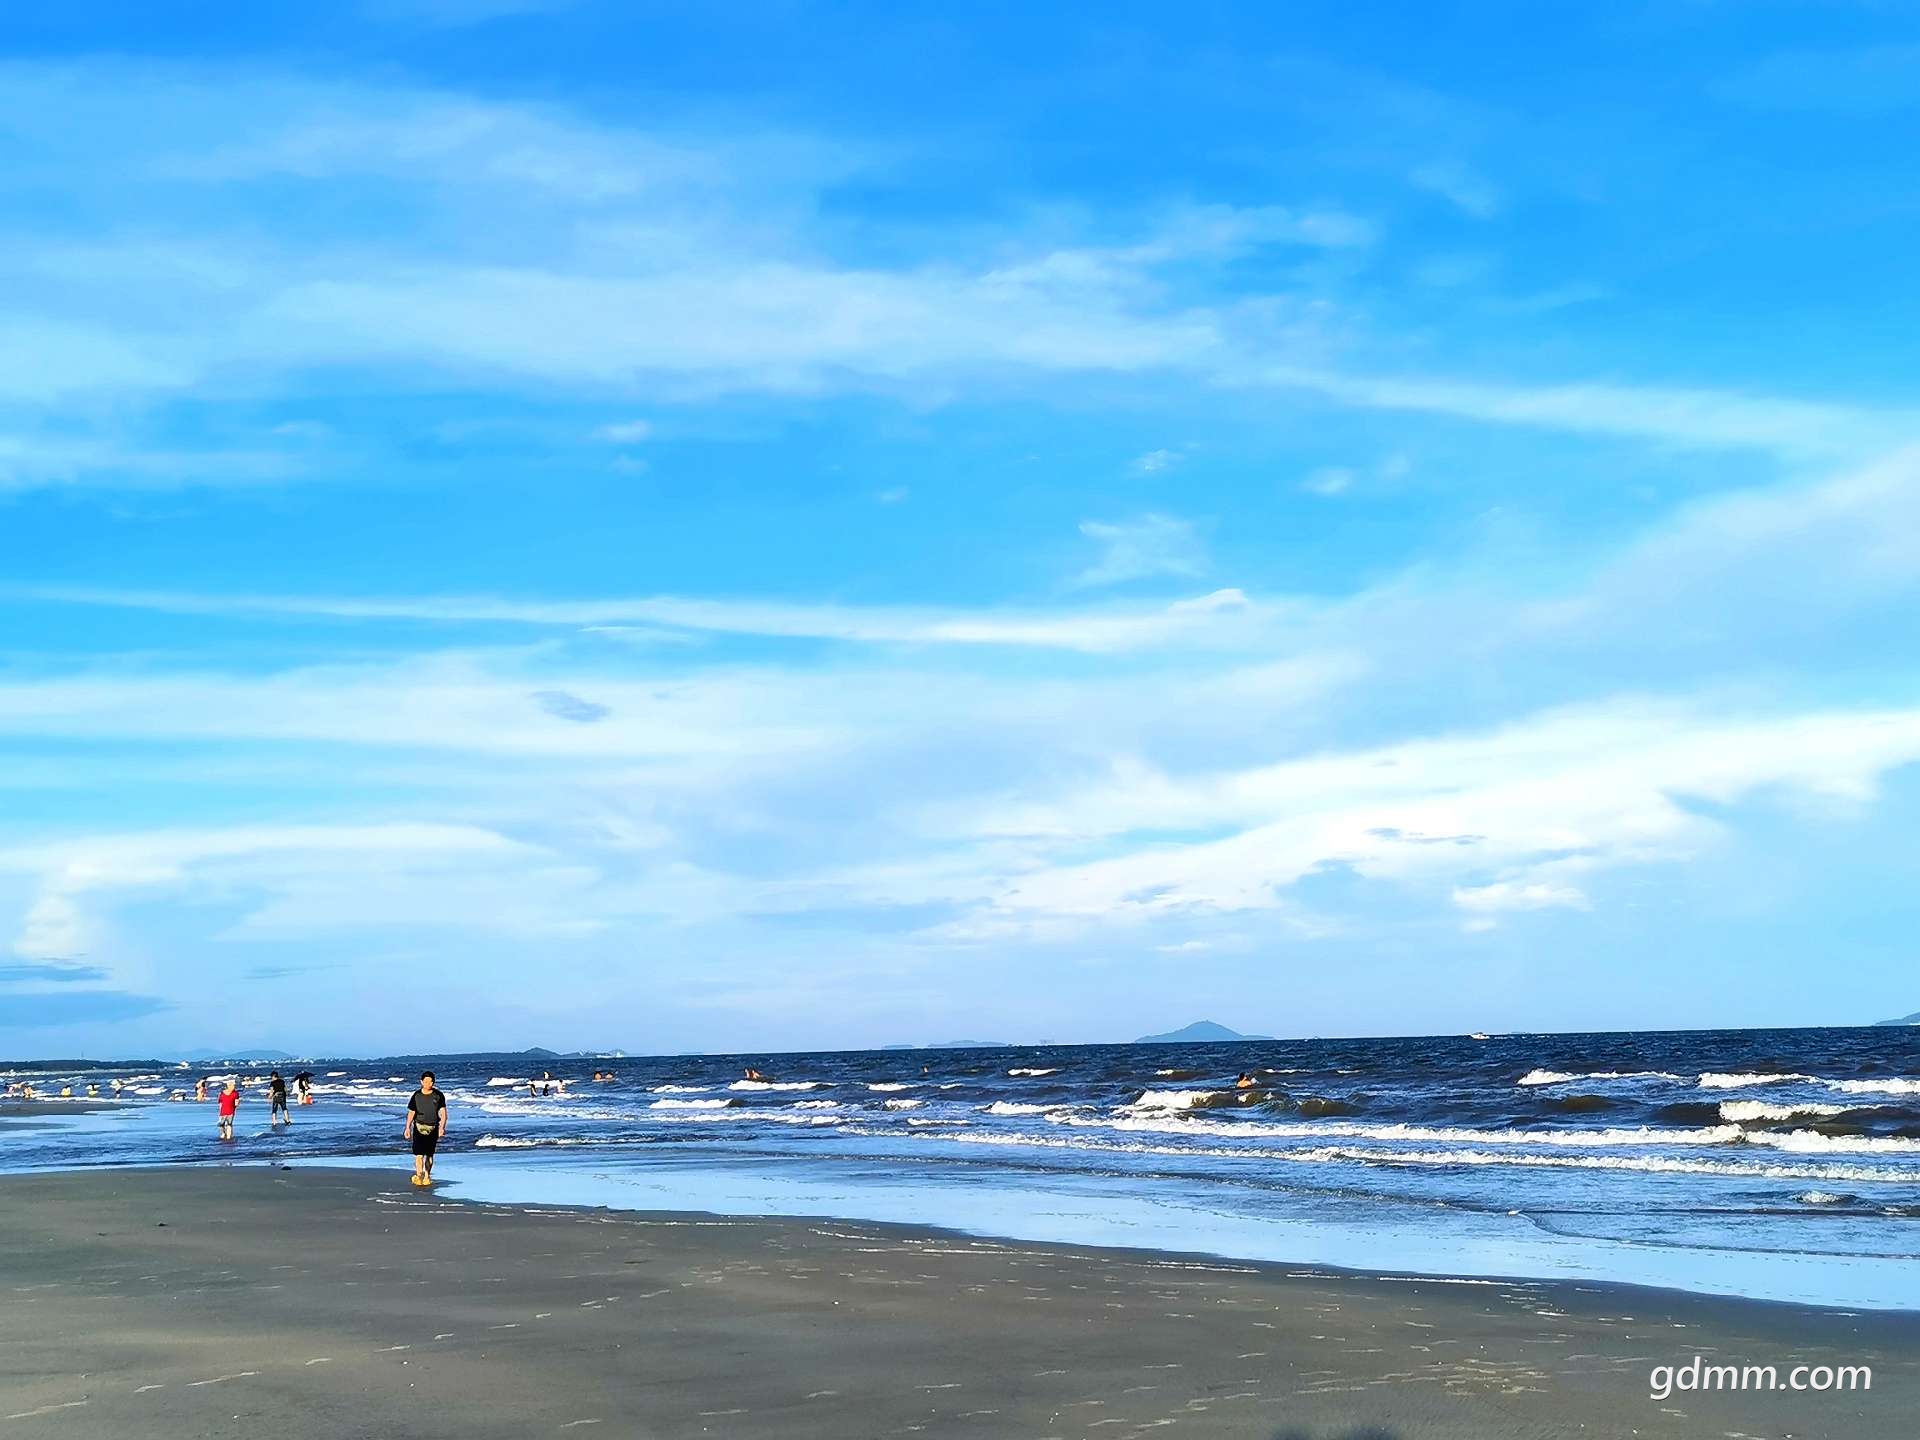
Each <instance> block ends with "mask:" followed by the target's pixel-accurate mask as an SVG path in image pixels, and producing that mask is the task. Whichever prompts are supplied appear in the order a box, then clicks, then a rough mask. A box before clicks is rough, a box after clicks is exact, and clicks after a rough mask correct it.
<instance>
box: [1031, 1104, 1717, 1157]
mask: <svg viewBox="0 0 1920 1440" xmlns="http://www.w3.org/2000/svg"><path fill="white" fill-rule="evenodd" d="M1050 1119H1051V1120H1052V1121H1053V1123H1055V1124H1060V1125H1078V1126H1084V1127H1089V1128H1104V1129H1113V1130H1144V1131H1149V1132H1153V1133H1157V1134H1162V1135H1196V1134H1197V1135H1218V1136H1222V1137H1226V1138H1235V1139H1245V1138H1252V1139H1272V1140H1326V1139H1342V1140H1385V1141H1397V1142H1405V1143H1416V1144H1444V1145H1520V1146H1528V1145H1551V1146H1564V1147H1567V1148H1570V1149H1597V1148H1611V1147H1616V1146H1623V1145H1639V1146H1647V1145H1731V1144H1733V1143H1734V1142H1736V1141H1738V1140H1740V1139H1741V1138H1742V1136H1743V1135H1744V1134H1745V1133H1746V1132H1744V1131H1743V1130H1741V1128H1740V1127H1739V1126H1738V1125H1708V1126H1702V1127H1700V1128H1698V1129H1689V1130H1679V1129H1666V1128H1662V1127H1659V1126H1652V1125H1639V1126H1635V1127H1632V1128H1630V1129H1629V1128H1626V1127H1620V1128H1615V1129H1605V1130H1598V1129H1596V1130H1583V1129H1575V1128H1558V1129H1555V1128H1548V1127H1541V1128H1538V1129H1532V1130H1521V1129H1509V1130H1479V1129H1472V1128H1468V1127H1464V1126H1450V1125H1405V1124H1385V1123H1381V1124H1362V1123H1360V1122H1357V1121H1310V1122H1306V1123H1299V1124H1287V1123H1282V1124H1273V1123H1267V1122H1259V1121H1247V1120H1208V1119H1202V1118H1200V1117H1197V1116H1194V1117H1188V1116H1173V1115H1168V1116H1165V1117H1162V1118H1155V1117H1151V1116H1128V1115H1121V1116H1119V1117H1117V1118H1109V1119H1087V1118H1083V1117H1080V1116H1075V1115H1070V1114H1067V1113H1064V1112H1061V1113H1056V1114H1054V1115H1052V1116H1051V1117H1050Z"/></svg>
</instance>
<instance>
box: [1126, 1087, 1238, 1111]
mask: <svg viewBox="0 0 1920 1440" xmlns="http://www.w3.org/2000/svg"><path fill="white" fill-rule="evenodd" d="M1218 1093H1219V1092H1218V1091H1214V1090H1147V1091H1143V1092H1142V1093H1141V1095H1140V1098H1139V1099H1138V1100H1135V1101H1134V1102H1133V1103H1132V1104H1131V1105H1128V1106H1124V1107H1123V1108H1124V1109H1128V1110H1191V1109H1192V1108H1193V1107H1194V1106H1196V1105H1204V1104H1206V1102H1207V1101H1209V1100H1211V1099H1212V1098H1213V1097H1214V1096H1215V1095H1216V1094H1218Z"/></svg>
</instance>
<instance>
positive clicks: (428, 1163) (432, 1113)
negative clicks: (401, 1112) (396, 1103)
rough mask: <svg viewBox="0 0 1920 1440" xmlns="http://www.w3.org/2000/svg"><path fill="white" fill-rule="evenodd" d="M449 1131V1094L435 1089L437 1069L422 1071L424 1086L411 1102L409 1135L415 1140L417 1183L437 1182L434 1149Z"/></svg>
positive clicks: (414, 1154) (421, 1083)
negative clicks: (447, 1095)
mask: <svg viewBox="0 0 1920 1440" xmlns="http://www.w3.org/2000/svg"><path fill="white" fill-rule="evenodd" d="M446 1131H447V1097H446V1096H445V1095H444V1094H442V1093H441V1092H440V1091H439V1090H437V1089H435V1088H434V1083H433V1071H431V1070H422V1071H421V1072H420V1088H419V1089H418V1090H416V1091H414V1092H413V1098H412V1099H411V1100H409V1101H407V1138H408V1139H409V1140H411V1141H412V1142H413V1183H414V1184H416V1185H431V1184H432V1183H433V1152H434V1149H435V1148H436V1147H437V1146H438V1145H439V1144H440V1137H441V1136H442V1135H444V1134H445V1133H446Z"/></svg>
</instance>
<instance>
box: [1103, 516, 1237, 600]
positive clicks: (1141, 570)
mask: <svg viewBox="0 0 1920 1440" xmlns="http://www.w3.org/2000/svg"><path fill="white" fill-rule="evenodd" d="M1080 533H1081V534H1082V535H1084V536H1086V537H1087V538H1088V539H1089V540H1092V541H1094V542H1095V543H1096V544H1098V545H1099V546H1100V558H1099V559H1098V560H1096V561H1095V562H1094V563H1093V564H1092V565H1090V566H1088V567H1087V568H1086V569H1085V570H1082V571H1081V572H1080V573H1079V574H1078V575H1077V576H1075V577H1074V584H1075V585H1076V586H1077V587H1079V588H1082V589H1092V588H1095V587H1097V586H1103V585H1122V584H1125V583H1126V582H1128V581H1130V580H1152V579H1158V578H1161V577H1166V576H1172V577H1176V578H1180V579H1192V578H1194V577H1196V576H1200V575H1204V574H1205V573H1206V571H1207V553H1206V547H1205V546H1204V545H1203V544H1202V543H1201V541H1200V537H1199V536H1198V535H1196V534H1195V533H1194V529H1193V524H1192V522H1191V521H1187V520H1181V519H1178V518H1176V517H1174V516H1171V515H1142V516H1140V517H1139V518H1138V519H1136V520H1123V521H1105V520H1087V521H1083V522H1082V523H1081V526H1080Z"/></svg>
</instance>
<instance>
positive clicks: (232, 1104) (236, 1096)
mask: <svg viewBox="0 0 1920 1440" xmlns="http://www.w3.org/2000/svg"><path fill="white" fill-rule="evenodd" d="M239 1108H240V1082H239V1081H238V1080H235V1079H234V1078H232V1077H231V1076H229V1077H228V1078H227V1083H226V1085H225V1086H224V1087H222V1089H221V1091H220V1138H221V1139H222V1140H231V1139H233V1117H234V1112H235V1111H237V1110H239Z"/></svg>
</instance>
